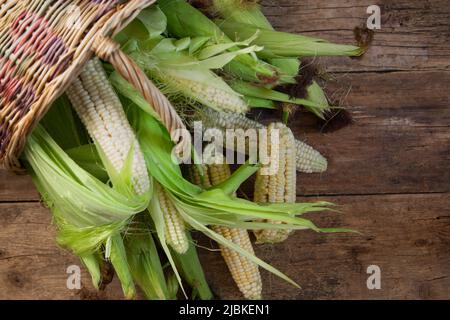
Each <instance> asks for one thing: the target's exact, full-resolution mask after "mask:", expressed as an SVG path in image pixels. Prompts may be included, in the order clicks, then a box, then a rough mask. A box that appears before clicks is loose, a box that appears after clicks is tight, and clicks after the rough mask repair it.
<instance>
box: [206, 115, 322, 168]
mask: <svg viewBox="0 0 450 320" xmlns="http://www.w3.org/2000/svg"><path fill="white" fill-rule="evenodd" d="M200 120H202V124H203V127H204V128H205V129H207V128H217V129H219V130H222V131H225V130H226V129H243V130H248V129H264V128H265V126H264V125H263V124H261V123H259V122H257V121H254V120H251V119H249V118H247V117H246V116H245V115H240V114H232V113H225V112H216V111H214V110H203V111H201V112H200ZM295 146H296V164H297V166H296V167H297V171H300V172H304V173H322V172H325V171H326V170H327V167H328V162H327V159H325V157H323V156H322V155H321V154H320V153H319V152H318V151H316V150H315V149H314V148H313V147H311V146H310V145H308V144H306V143H304V142H302V141H300V140H295Z"/></svg>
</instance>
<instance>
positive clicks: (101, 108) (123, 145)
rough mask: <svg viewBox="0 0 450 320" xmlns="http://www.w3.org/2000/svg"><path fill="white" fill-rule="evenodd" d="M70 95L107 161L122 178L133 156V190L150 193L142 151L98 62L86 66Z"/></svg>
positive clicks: (91, 62) (73, 104) (73, 85)
mask: <svg viewBox="0 0 450 320" xmlns="http://www.w3.org/2000/svg"><path fill="white" fill-rule="evenodd" d="M67 94H68V97H69V99H70V101H71V103H72V106H73V107H74V109H75V111H76V112H77V114H78V116H79V117H80V119H81V120H82V121H83V123H84V125H85V126H86V128H87V130H88V132H89V134H90V136H91V138H92V139H93V140H94V141H95V142H96V143H97V144H98V146H99V148H100V150H101V153H103V154H104V156H105V161H106V162H107V163H110V164H111V165H112V167H113V168H114V169H115V171H116V172H117V175H120V174H121V173H122V172H123V170H124V169H125V168H126V163H127V158H128V157H130V156H131V157H132V161H131V182H132V185H133V188H134V190H135V192H136V193H137V194H145V193H146V192H148V191H149V187H150V180H149V177H148V173H147V167H146V165H145V161H144V157H143V154H142V151H141V149H140V146H139V143H138V142H137V139H136V137H135V135H134V132H133V130H132V129H131V126H130V124H129V123H128V120H127V117H126V115H125V112H124V111H123V108H122V104H121V103H120V100H119V98H118V97H117V95H116V94H115V92H114V90H113V88H112V86H111V84H110V83H109V81H108V78H107V77H106V73H105V71H104V70H103V67H102V65H101V62H100V60H98V59H97V58H94V59H92V60H90V61H89V62H88V63H87V64H86V66H85V68H84V69H83V71H82V72H81V74H80V76H79V77H78V78H77V79H76V80H75V81H74V82H73V83H72V85H71V86H70V87H69V88H68V90H67ZM111 178H112V179H114V177H111Z"/></svg>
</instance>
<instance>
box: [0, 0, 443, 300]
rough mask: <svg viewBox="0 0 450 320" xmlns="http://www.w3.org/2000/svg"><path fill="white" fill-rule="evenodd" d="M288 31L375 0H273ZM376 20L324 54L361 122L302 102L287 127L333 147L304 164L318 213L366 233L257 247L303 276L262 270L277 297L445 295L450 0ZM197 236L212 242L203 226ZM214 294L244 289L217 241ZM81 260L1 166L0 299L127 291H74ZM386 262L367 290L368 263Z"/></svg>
mask: <svg viewBox="0 0 450 320" xmlns="http://www.w3.org/2000/svg"><path fill="white" fill-rule="evenodd" d="M263 3H264V6H265V11H266V12H267V14H268V15H269V16H270V19H271V21H272V22H273V23H274V25H275V27H276V28H277V29H280V30H286V31H291V32H298V33H303V34H305V35H312V36H320V37H323V38H326V39H329V40H332V41H339V42H346V43H353V41H354V40H353V32H352V30H353V28H354V27H355V26H360V25H363V24H364V23H365V21H366V19H367V17H368V15H367V14H366V8H367V7H368V6H369V5H371V4H373V3H374V1H366V0H364V1H361V0H333V1H328V0H321V1H312V0H305V1H298V0H269V1H264V2H263ZM376 3H378V4H379V5H380V6H381V8H382V29H381V30H379V31H376V34H375V40H374V42H373V45H372V47H371V49H370V50H369V52H368V53H367V54H366V55H365V56H364V57H363V58H362V59H349V58H331V59H320V60H319V61H320V62H321V63H322V64H323V65H324V66H326V69H327V71H329V72H330V73H331V76H332V78H333V79H334V81H332V82H331V83H330V84H329V86H328V88H327V91H328V93H329V94H330V95H333V94H334V97H345V104H346V105H348V109H349V110H350V111H351V113H352V115H353V117H354V119H355V120H356V122H355V124H353V125H351V126H347V127H345V128H343V129H340V130H338V131H335V132H332V133H327V134H324V133H321V132H320V130H319V129H318V128H319V126H318V123H317V122H316V120H314V119H313V118H312V117H309V116H306V115H305V114H303V113H300V114H298V116H297V117H296V119H295V120H294V121H293V123H292V128H293V129H294V131H295V134H296V136H297V137H298V138H302V139H304V140H306V141H308V142H309V143H310V144H312V145H314V146H315V147H317V149H319V150H320V151H322V152H323V153H324V154H325V155H326V156H327V157H328V159H329V161H330V166H329V170H328V172H327V173H325V174H315V175H306V174H301V175H300V176H299V182H298V195H299V198H298V199H299V200H305V199H307V200H313V199H321V200H328V201H333V202H335V203H337V204H339V205H340V207H339V209H340V211H341V213H326V214H317V215H316V216H314V217H312V218H313V219H314V221H316V222H317V223H318V224H320V225H322V226H329V227H331V226H345V227H351V228H353V229H357V230H359V231H361V232H362V235H350V234H335V235H323V234H315V233H313V232H309V231H306V232H297V233H295V234H294V235H293V236H292V237H291V238H290V239H289V240H288V241H286V242H285V243H283V244H281V245H277V246H269V245H267V246H260V247H257V248H256V252H257V254H258V255H259V256H260V257H261V258H263V259H265V260H266V261H267V262H269V263H271V264H272V265H274V266H275V267H277V268H279V269H280V270H282V271H283V272H285V273H286V274H287V275H289V276H290V277H292V278H293V279H294V280H296V281H297V282H298V283H299V284H300V285H301V286H302V290H298V289H295V288H293V287H291V286H290V285H288V284H286V283H284V282H282V281H281V280H279V279H277V278H275V277H274V276H272V275H270V274H268V273H267V272H263V277H264V286H265V289H264V296H265V297H266V298H269V299H407V298H408V299H445V298H447V299H448V298H450V254H449V246H450V241H449V240H450V197H449V190H450V130H449V124H450V109H449V107H450V104H449V96H450V93H449V91H450V44H449V41H450V24H449V23H450V11H449V10H450V9H449V6H448V1H447V0H430V1H423V0H408V1H402V0H399V1H376ZM200 244H201V245H205V246H213V247H214V245H213V244H211V243H210V241H209V240H206V239H204V238H200ZM199 251H200V253H201V258H202V261H203V263H204V265H207V266H208V267H207V268H206V273H207V277H208V279H209V281H210V284H211V288H212V289H213V291H214V292H215V294H216V295H217V297H219V298H226V299H229V298H241V296H240V294H239V293H238V291H237V290H236V289H235V287H234V284H233V282H232V280H231V279H230V277H229V275H228V273H227V270H226V267H225V265H224V263H223V261H222V260H221V257H220V254H219V253H218V252H210V251H208V250H204V249H201V248H200V249H199ZM71 264H79V262H78V261H77V259H76V258H74V257H73V256H72V255H71V254H69V253H67V252H65V251H63V250H61V249H59V248H58V247H57V246H56V245H55V231H54V228H53V226H52V225H51V217H50V214H49V212H48V210H47V209H45V208H43V207H42V205H41V204H40V203H39V197H38V195H37V193H36V191H35V189H34V187H33V185H32V183H31V181H30V179H29V177H27V176H13V175H10V174H7V173H5V172H0V298H1V299H5V298H6V299H17V298H25V299H44V298H47V299H79V298H81V299H83V298H102V299H105V298H120V297H121V291H120V287H119V285H118V283H117V282H113V284H111V285H110V286H109V287H108V288H107V289H106V290H105V291H104V292H101V293H96V292H95V291H94V290H93V289H92V287H91V285H90V280H89V277H88V275H87V274H86V273H83V275H82V283H83V289H82V290H80V291H78V290H68V289H67V287H66V279H67V274H66V268H67V267H68V266H69V265H71ZM370 265H377V266H379V267H380V269H381V289H380V290H369V289H368V288H367V285H366V280H367V278H368V276H369V275H368V274H367V268H368V267H369V266H370Z"/></svg>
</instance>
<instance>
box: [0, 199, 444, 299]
mask: <svg viewBox="0 0 450 320" xmlns="http://www.w3.org/2000/svg"><path fill="white" fill-rule="evenodd" d="M301 200H304V199H301V198H299V201H301ZM308 200H310V199H308ZM324 200H329V201H334V202H336V203H338V204H339V205H341V207H339V209H340V210H341V211H342V213H340V214H339V213H326V214H316V215H315V216H310V218H312V219H313V220H314V221H315V222H316V223H317V224H318V225H320V226H323V227H337V226H343V227H351V228H353V229H356V230H358V231H360V232H362V233H363V235H357V234H328V235H327V234H316V233H313V232H309V231H303V232H300V231H299V232H296V233H295V234H294V235H292V236H291V237H290V239H289V240H288V241H287V242H285V243H283V244H279V245H276V246H270V245H266V246H258V247H257V248H256V252H257V254H258V256H260V257H261V258H263V259H264V260H266V261H267V262H269V263H271V264H272V265H273V266H275V267H277V268H279V269H280V270H281V271H283V272H285V273H286V274H287V275H288V276H290V277H292V278H293V279H294V280H295V281H297V282H298V283H299V284H300V285H301V286H302V288H303V290H298V289H295V288H293V287H292V286H290V285H288V284H285V283H284V282H283V281H281V280H279V279H277V278H275V277H273V276H272V275H270V274H268V273H267V272H263V278H264V287H265V289H264V296H265V298H268V299H378V298H390V299H406V298H409V299H419V298H421V299H437V298H441V299H444V298H448V297H449V296H450V292H449V288H450V274H449V273H450V257H449V253H448V246H449V244H450V243H449V240H450V233H449V230H450V228H449V227H450V216H449V211H448V208H449V206H450V197H449V196H448V194H429V195H420V194H419V195H395V196H351V197H339V198H333V197H330V198H324ZM0 227H1V230H2V232H0V288H2V290H0V299H80V298H101V299H107V298H120V297H121V295H122V294H121V289H120V286H119V285H118V283H117V281H114V282H113V284H112V285H111V286H110V287H108V288H107V290H106V291H105V292H102V293H100V294H95V292H94V290H93V289H92V286H91V284H90V279H89V276H88V275H87V274H86V272H83V274H82V279H81V280H82V283H83V289H82V290H81V291H77V290H68V289H67V287H66V280H67V274H66V268H67V267H68V266H70V265H72V264H77V265H79V262H78V260H77V259H76V258H75V257H73V256H72V255H71V254H69V253H67V252H65V251H63V250H61V249H59V248H58V247H57V246H56V245H55V240H54V237H55V232H54V228H53V227H52V225H51V219H50V214H49V212H48V210H47V209H45V208H43V207H42V206H41V205H39V204H38V203H17V204H0ZM197 238H199V237H198V236H197ZM199 245H201V246H206V247H213V248H215V247H216V246H215V245H212V244H211V242H210V241H209V240H207V239H206V238H204V237H203V236H201V237H200V239H199ZM199 252H200V254H201V259H202V262H203V265H204V266H208V267H207V268H205V270H206V272H207V277H208V280H209V282H210V284H211V288H212V289H213V290H214V292H215V294H216V295H217V297H218V298H222V299H234V298H241V297H240V294H239V293H238V292H237V290H236V289H235V287H234V284H233V282H232V280H231V279H230V277H229V275H228V272H227V270H226V267H225V265H224V263H223V261H222V258H221V256H220V254H219V253H218V252H211V251H208V250H205V249H201V248H200V249H199ZM369 265H378V266H379V267H380V268H381V272H382V274H381V275H382V280H381V281H382V289H381V290H368V289H367V287H366V279H367V277H368V275H367V274H366V269H367V267H368V266H369Z"/></svg>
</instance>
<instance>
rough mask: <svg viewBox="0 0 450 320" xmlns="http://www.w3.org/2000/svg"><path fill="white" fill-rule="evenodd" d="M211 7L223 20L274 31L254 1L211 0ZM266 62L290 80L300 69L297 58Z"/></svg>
mask: <svg viewBox="0 0 450 320" xmlns="http://www.w3.org/2000/svg"><path fill="white" fill-rule="evenodd" d="M212 5H213V11H214V12H217V13H219V14H220V16H221V17H222V18H223V19H227V20H232V21H236V22H239V23H245V24H248V25H252V26H256V27H258V28H261V29H267V30H272V31H273V30H274V28H273V27H272V25H271V24H270V22H269V20H267V18H266V16H265V15H264V14H263V13H262V11H261V9H260V7H259V5H258V4H257V3H256V2H254V1H242V0H213V1H212ZM268 61H269V63H270V64H272V65H273V66H275V67H277V68H279V69H280V70H281V71H283V73H284V74H285V75H287V76H289V77H290V78H291V79H294V78H295V77H296V76H297V74H298V70H299V68H300V61H299V60H298V59H297V58H273V59H268ZM294 82H295V81H294ZM285 83H289V81H285Z"/></svg>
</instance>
